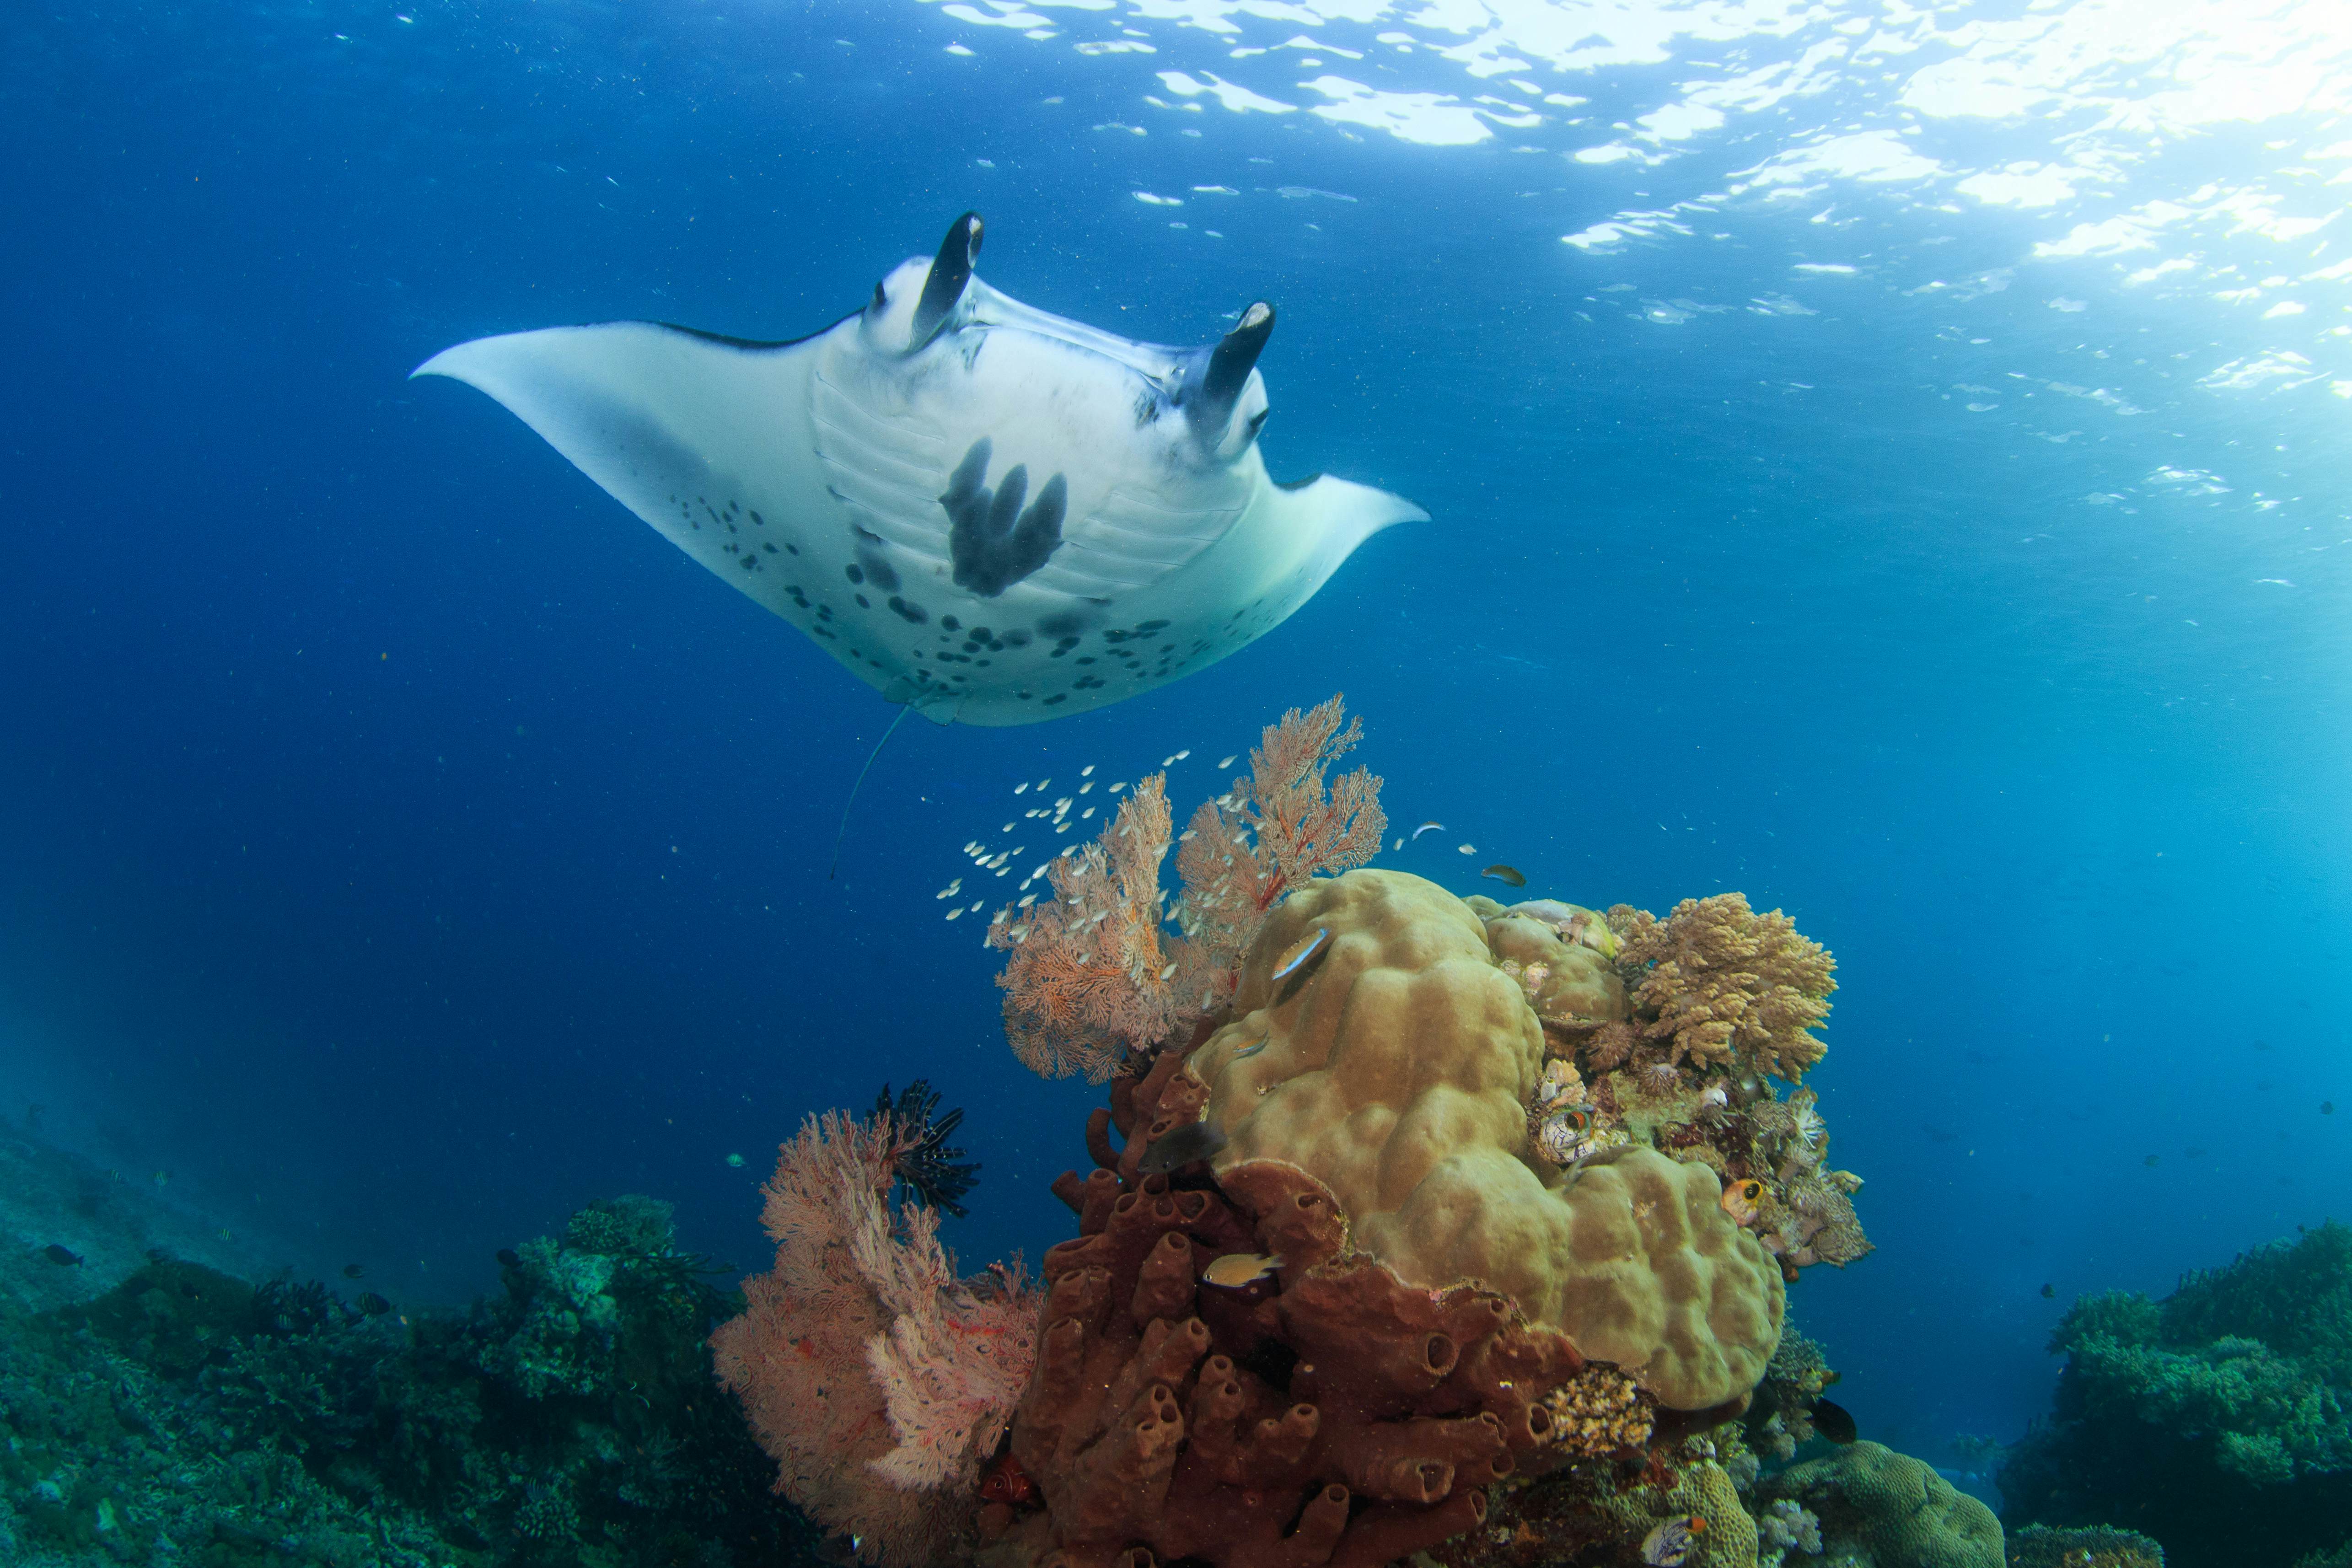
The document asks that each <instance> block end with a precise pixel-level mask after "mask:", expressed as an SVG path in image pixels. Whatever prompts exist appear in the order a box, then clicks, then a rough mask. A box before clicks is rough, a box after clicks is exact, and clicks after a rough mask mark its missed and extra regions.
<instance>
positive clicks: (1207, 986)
mask: <svg viewBox="0 0 2352 1568" xmlns="http://www.w3.org/2000/svg"><path fill="white" fill-rule="evenodd" d="M1341 711H1342V709H1341V703H1340V700H1339V698H1337V697H1333V698H1332V699H1330V700H1328V701H1327V702H1324V703H1321V704H1319V705H1318V706H1317V707H1315V708H1313V709H1311V710H1308V711H1307V712H1305V713H1301V712H1300V711H1299V710H1297V709H1296V708H1293V709H1291V710H1288V711H1286V712H1285V713H1284V714H1283V716H1282V720H1281V721H1280V722H1279V723H1276V724H1272V725H1269V726H1267V727H1266V729H1265V731H1264V732H1263V733H1262V734H1261V735H1260V737H1259V741H1258V744H1257V745H1256V746H1255V748H1254V749H1252V751H1251V752H1250V773H1249V776H1248V777H1247V778H1244V779H1236V780H1235V781H1234V784H1233V785H1232V787H1231V789H1230V790H1229V792H1228V793H1227V794H1226V795H1223V797H1221V798H1219V799H1217V800H1213V801H1204V802H1202V805H1201V807H1200V809H1199V810H1198V811H1197V812H1195V813H1194V814H1193V817H1192V825H1191V826H1189V827H1188V828H1187V829H1186V830H1185V833H1184V835H1183V843H1182V847H1181V849H1179V851H1178V853H1177V858H1176V865H1177V873H1178V876H1179V877H1180V879H1181V884H1182V892H1181V896H1180V897H1179V899H1178V900H1177V901H1176V905H1175V908H1174V910H1172V911H1170V910H1168V909H1167V895H1166V893H1165V892H1163V891H1162V889H1161V888H1160V865H1161V862H1162V861H1163V860H1165V859H1166V858H1167V854H1168V847H1169V843H1170V837H1169V835H1170V827H1171V819H1170V816H1169V810H1168V786H1167V775H1166V774H1165V773H1154V774H1152V775H1151V776H1150V777H1149V778H1146V779H1145V780H1143V781H1142V782H1141V783H1140V784H1137V785H1136V787H1135V789H1134V790H1133V791H1132V792H1131V793H1130V794H1129V795H1128V797H1127V799H1126V800H1124V801H1123V802H1121V803H1120V805H1119V808H1118V816H1116V817H1115V818H1114V819H1113V820H1112V822H1111V824H1110V826H1108V827H1106V828H1105V829H1104V830H1103V834H1102V837H1100V838H1098V839H1097V840H1096V841H1095V842H1094V843H1092V844H1089V845H1087V846H1085V847H1083V848H1080V849H1078V850H1076V851H1075V852H1072V853H1067V854H1064V855H1061V856H1058V857H1056V858H1055V859H1054V860H1053V861H1051V862H1050V863H1049V865H1048V868H1047V871H1046V876H1047V878H1048V879H1049V885H1050V886H1051V887H1052V889H1053V896H1052V897H1051V898H1049V899H1045V900H1038V901H1035V902H1034V903H1032V902H1030V901H1029V900H1023V902H1021V903H1018V904H1009V905H1007V906H1005V907H1004V908H1003V909H1001V910H998V911H997V913H996V917H995V919H994V920H993V921H992V922H991V923H990V925H989V929H988V938H987V941H988V945H989V946H991V947H993V948H1000V949H1003V951H1004V952H1006V953H1007V954H1008V957H1007V958H1006V960H1005V964H1004V969H1003V972H1002V973H1000V974H999V975H998V976H997V981H996V983H997V984H998V985H999V986H1001V987H1003V991H1004V993H1005V995H1004V1034H1005V1038H1006V1039H1007V1040H1008V1041H1009V1042H1010V1043H1011V1045H1012V1047H1013V1054H1015V1055H1016V1056H1018V1057H1019V1058H1021V1060H1022V1061H1023V1063H1024V1065H1026V1066H1027V1067H1028V1068H1030V1069H1031V1070H1032V1071H1034V1072H1037V1073H1039V1074H1041V1075H1043V1076H1045V1077H1047V1078H1062V1077H1067V1076H1070V1075H1073V1074H1076V1075H1080V1076H1083V1077H1084V1078H1086V1079H1087V1081H1089V1082H1092V1083H1100V1082H1102V1081H1103V1080H1105V1079H1108V1078H1109V1077H1110V1076H1111V1074H1112V1073H1114V1072H1116V1071H1117V1070H1118V1068H1119V1066H1120V1064H1121V1063H1122V1062H1123V1061H1124V1060H1125V1059H1126V1058H1128V1057H1129V1055H1130V1054H1131V1053H1133V1052H1135V1051H1138V1050H1140V1049H1142V1048H1144V1047H1148V1046H1150V1045H1153V1044H1155V1043H1156V1042H1158V1041H1160V1040H1162V1039H1165V1038H1168V1037H1171V1035H1174V1034H1177V1033H1179V1032H1181V1030H1182V1029H1184V1028H1187V1027H1189V1026H1190V1025H1191V1023H1192V1020H1193V1019H1195V1018H1197V1017H1199V1016H1201V1015H1202V1013H1204V1012H1206V1011H1208V1010H1209V1009H1210V1008H1211V1007H1213V1006H1215V1005H1218V1004H1219V1003H1221V1002H1222V1001H1223V1000H1224V999H1225V998H1226V997H1228V996H1230V995H1231V994H1232V991H1233V984H1234V963H1235V961H1236V960H1237V959H1238V957H1239V955H1240V953H1241V952H1242V950H1243V949H1244V948H1245V947H1246V946H1247V945H1248V944H1249V942H1250V940H1251V938H1252V937H1254V936H1255V934H1256V933H1257V930H1258V927H1259V926H1260V924H1261V923H1263V921H1264V920H1265V911H1266V910H1267V908H1268V907H1269V906H1270V905H1271V904H1272V903H1273V902H1274V901H1275V900H1277V899H1279V898H1281V897H1282V895H1283V894H1284V893H1285V892H1286V890H1288V889H1292V888H1296V887H1301V886H1304V885H1305V884H1306V883H1307V881H1308V880H1309V879H1312V878H1314V877H1316V876H1318V875H1330V874H1332V873H1335V872H1339V871H1344V870H1346V869H1348V868H1350V867H1353V866H1360V865H1362V864H1363V863H1364V862H1365V861H1367V860H1369V859H1370V858H1372V855H1373V853H1374V851H1376V850H1377V849H1378V848H1379V847H1380V841H1381V832H1382V830H1383V829H1385V828H1386V826H1388V818H1387V816H1385V815H1383V814H1382V812H1381V781H1380V779H1379V777H1378V776H1377V775H1375V774H1373V773H1371V772H1370V771H1369V770H1367V769H1364V768H1358V769H1357V770H1356V771H1355V772H1353V773H1348V774H1345V775H1344V776H1342V777H1340V778H1339V779H1337V780H1335V781H1332V782H1331V783H1330V784H1328V788H1327V785H1326V782H1325V774H1326V773H1327V771H1328V768H1329V766H1330V764H1331V763H1333V762H1334V761H1335V760H1337V759H1338V758H1339V756H1340V755H1342V754H1343V753H1344V752H1348V751H1349V749H1351V748H1352V747H1353V746H1354V745H1355V744H1356V742H1357V739H1358V737H1359V736H1360V734H1361V733H1362V730H1363V723H1362V721H1361V720H1351V721H1349V723H1348V725H1347V727H1346V728H1345V729H1344V730H1343V729H1342V728H1340V723H1339V720H1340V714H1341ZM1167 921H1173V922H1174V924H1175V926H1176V930H1175V931H1169V930H1167V929H1166V924H1165V922H1167Z"/></svg>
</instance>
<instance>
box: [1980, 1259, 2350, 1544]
mask: <svg viewBox="0 0 2352 1568" xmlns="http://www.w3.org/2000/svg"><path fill="white" fill-rule="evenodd" d="M2051 1349H2052V1350H2053V1352H2057V1353H2060V1354H2063V1355H2064V1356H2065V1358H2066V1362H2065V1365H2064V1367H2063V1370H2062V1371H2061V1372H2060V1373H2059V1379H2058V1390H2057V1394H2056V1396H2055V1403H2054V1409H2053V1416H2052V1419H2051V1420H2050V1421H2049V1422H2047V1423H2046V1424H2043V1425H2041V1426H2037V1427H2036V1428H2035V1429H2034V1430H2033V1431H2032V1432H2030V1433H2028V1434H2027V1436H2026V1437H2025V1438H2024V1439H2023V1440H2022V1441H2021V1442H2020V1443H2018V1444H2017V1445H2016V1446H2015V1447H2012V1448H2011V1451H2010V1457H2009V1459H2008V1462H2007V1463H2006V1464H2005V1465H2004V1466H2003V1467H2002V1468H2001V1471H2000V1490H2001V1497H2002V1500H2003V1504H2004V1512H2005V1513H2006V1514H2007V1515H2008V1517H2010V1518H2011V1519H2012V1520H2015V1521H2041V1522H2043V1523H2046V1524H2052V1525H2072V1526H2088V1525H2099V1524H2109V1525H2122V1526H2129V1527H2130V1528H2132V1529H2135V1530H2141V1531H2147V1533H2148V1534H2149V1535H2152V1536H2154V1537H2155V1538H2156V1539H2158V1541H2161V1542H2163V1543H2164V1547H2165V1550H2166V1552H2168V1554H2169V1556H2170V1559H2171V1561H2172V1562H2173V1563H2174V1564H2175V1568H2224V1565H2234V1564H2240V1563H2250V1562H2256V1561H2264V1562H2277V1563H2284V1562H2288V1561H2290V1560H2292V1559H2293V1558H2294V1556H2296V1555H2297V1554H2299V1553H2303V1552H2311V1551H2315V1550H2325V1549H2326V1548H2330V1547H2333V1546H2334V1545H2336V1543H2337V1542H2339V1541H2341V1540H2342V1539H2343V1536H2344V1527H2343V1523H2342V1521H2343V1520H2344V1518H2345V1517H2346V1516H2347V1511H2352V1229H2347V1228H2346V1227H2345V1226H2340V1225H2336V1224H2334V1223H2330V1224H2327V1225H2324V1226H2319V1227H2318V1228H2316V1229H2314V1230H2311V1231H2309V1232H2307V1233H2306V1234H2305V1235H2304V1236H2303V1237H2300V1238H2299V1239H2297V1240H2295V1241H2294V1242H2291V1243H2290V1242H2280V1243H2275V1244H2273V1245H2271V1246H2268V1247H2258V1248H2256V1249H2254V1250H2253V1251H2252V1252H2248V1253H2246V1254H2243V1255H2242V1256H2241V1257H2239V1258H2237V1259H2236V1260H2235V1261H2234V1262H2232V1263H2231V1265H2229V1266H2228V1267H2227V1268H2220V1269H2212V1270H2207V1271H2204V1272H2201V1273H2196V1274H2191V1275H2189V1276H2188V1277H2186V1278H2184V1279H2182V1280H2181V1281H2180V1284H2179V1288H2178V1289H2176V1290H2175V1291H2174V1292H2173V1294H2172V1295H2171V1296H2169V1297H2168V1298H2167V1299H2165V1300H2161V1301H2151V1300H2148V1299H2147V1298H2146V1297H2145V1296H2141V1295H2137V1294H2135V1293H2128V1292H2123V1291H2113V1292H2108V1293H2106V1294H2104V1295H2098V1296H2089V1297H2084V1298H2083V1299H2081V1300H2077V1301H2076V1302H2075V1303H2074V1305H2073V1306H2072V1307H2071V1308H2069V1309H2068V1310H2067V1312H2066V1314H2065V1316H2064V1317H2063V1319H2061V1320H2060V1321H2059V1324H2058V1326H2057V1328H2056V1330H2055V1331H2053V1333H2052V1336H2051Z"/></svg>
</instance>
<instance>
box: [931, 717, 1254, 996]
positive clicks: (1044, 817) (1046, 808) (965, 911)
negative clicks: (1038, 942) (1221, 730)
mask: <svg viewBox="0 0 2352 1568" xmlns="http://www.w3.org/2000/svg"><path fill="white" fill-rule="evenodd" d="M1191 756H1192V748H1191V747H1190V746H1187V747H1184V748H1182V749H1181V750H1179V751H1175V752H1170V753H1169V754H1168V755H1167V756H1165V757H1162V758H1161V759H1160V767H1161V769H1162V770H1165V769H1168V768H1172V767H1174V766H1175V765H1176V764H1177V763H1181V762H1183V761H1185V760H1186V759H1187V758H1189V757H1191ZM1233 763H1234V759H1233V758H1232V757H1230V756H1229V757H1227V758H1225V759H1224V760H1223V762H1221V763H1218V764H1217V766H1218V767H1220V768H1228V767H1231V766H1232V765H1233ZM1098 765H1099V764H1097V763H1087V764H1086V766H1084V767H1082V768H1080V769H1079V770H1078V785H1077V787H1076V789H1074V790H1072V791H1071V792H1070V793H1069V794H1067V795H1056V796H1055V797H1054V799H1053V802H1052V804H1050V805H1047V804H1044V803H1045V792H1046V791H1047V790H1050V789H1051V788H1053V787H1054V780H1053V776H1052V775H1051V774H1048V775H1046V776H1045V777H1044V778H1041V779H1038V780H1036V781H1035V782H1034V783H1033V782H1031V781H1030V780H1028V779H1023V780H1022V781H1021V782H1020V783H1018V784H1014V785H1013V795H1014V796H1015V797H1016V798H1017V797H1019V796H1023V795H1034V797H1035V799H1036V800H1037V802H1038V803H1039V804H1035V805H1028V806H1026V807H1025V808H1024V810H1023V811H1022V813H1021V816H1020V818H1019V819H1018V820H1015V821H1013V822H1008V823H1006V824H1004V825H1003V826H1002V827H1001V828H999V829H998V831H999V832H1000V833H1002V834H1004V835H1006V836H1008V837H1009V836H1014V835H1019V834H1023V833H1025V832H1035V831H1043V832H1048V833H1052V834H1054V835H1056V836H1059V835H1062V834H1066V833H1067V832H1069V831H1070V829H1071V828H1073V827H1075V826H1077V825H1078V824H1080V823H1082V822H1085V821H1087V819H1089V818H1090V817H1092V816H1094V815H1095V812H1096V810H1097V803H1095V802H1090V801H1087V800H1086V799H1085V798H1084V797H1085V796H1087V795H1092V794H1093V793H1094V790H1095V785H1096V784H1097V782H1099V781H1097V779H1096V778H1095V776H1094V775H1095V769H1096V768H1097V766H1098ZM1133 787H1134V785H1133V784H1131V783H1130V782H1129V781H1128V780H1125V779H1121V780H1119V781H1118V782H1117V783H1115V784H1109V785H1108V786H1107V787H1105V788H1104V790H1103V794H1104V795H1109V796H1117V795H1121V794H1124V793H1125V792H1126V791H1128V790H1129V789H1131V788H1133ZM1117 805H1118V802H1117V801H1116V799H1113V800H1111V801H1109V802H1108V803H1107V804H1104V805H1101V809H1102V810H1103V811H1104V813H1105V815H1107V816H1108V815H1109V814H1110V813H1111V812H1112V811H1114V810H1115V809H1116V808H1117ZM1024 823H1025V824H1028V825H1031V826H1027V827H1024ZM1184 837H1187V838H1189V837H1192V835H1191V834H1190V833H1189V832H1188V833H1186V834H1185V835H1184ZM1078 847H1079V846H1078V845H1077V844H1075V843H1073V844H1069V845H1066V846H1064V847H1062V848H1060V849H1058V850H1056V851H1055V852H1053V853H1052V854H1049V855H1047V856H1046V857H1045V858H1044V859H1043V860H1040V861H1038V862H1037V863H1036V864H1035V865H1034V866H1032V867H1030V868H1029V869H1028V871H1027V872H1026V874H1025V875H1024V876H1023V877H1022V879H1021V881H1020V883H1019V885H1018V886H1017V887H1016V888H1015V889H1014V890H1015V891H1016V892H1017V893H1019V894H1021V895H1022V896H1021V898H1020V899H1019V900H1018V901H1017V902H1016V903H1015V904H1014V906H1013V908H1015V909H1023V910H1025V909H1027V908H1028V907H1029V906H1030V905H1032V904H1034V903H1035V902H1036V901H1037V895H1036V894H1035V893H1033V892H1031V891H1030V890H1029V889H1030V888H1031V887H1032V886H1033V885H1034V884H1035V883H1037V882H1040V881H1043V880H1045V873H1046V872H1047V871H1049V870H1051V869H1052V868H1053V865H1054V862H1055V860H1057V859H1062V858H1066V857H1068V856H1071V855H1075V854H1076V853H1077V852H1078ZM962 852H963V855H964V857H965V858H967V859H969V860H970V861H971V866H972V874H974V875H978V874H985V875H988V876H991V877H1009V876H1011V875H1012V874H1013V872H1015V871H1017V870H1020V869H1021V858H1022V857H1023V856H1024V855H1026V854H1027V853H1028V847H1027V846H1026V845H1023V844H1014V845H1012V846H1010V847H999V846H997V845H994V844H991V843H989V842H988V841H986V840H984V839H979V838H971V839H966V840H965V841H964V844H963V851H962ZM963 881H964V879H963V878H961V877H957V878H955V879H953V880H951V881H950V882H949V883H948V885H947V886H946V887H944V888H941V889H940V890H939V891H938V892H936V893H934V894H932V895H931V897H932V898H933V899H935V900H939V901H940V902H941V903H949V902H950V900H954V901H953V902H952V903H951V904H950V908H949V910H948V911H947V913H946V914H945V915H944V916H943V917H942V918H943V919H946V920H950V921H955V920H961V919H962V918H963V917H964V916H966V915H976V914H978V913H980V911H981V910H982V909H984V908H986V907H987V904H988V900H985V899H981V900H975V901H974V902H972V903H971V904H965V903H963V902H962V901H961V895H962V893H963V890H964V887H963ZM1024 934H1025V932H1024V931H1021V930H1020V929H1019V928H1018V927H1016V928H1015V930H1014V940H1016V941H1018V940H1019V939H1020V937H1021V936H1022V935H1024ZM986 940H987V939H986V937H984V936H983V937H982V942H986ZM1161 978H1162V979H1166V978H1167V976H1166V975H1164V974H1163V975H1162V976H1161Z"/></svg>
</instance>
